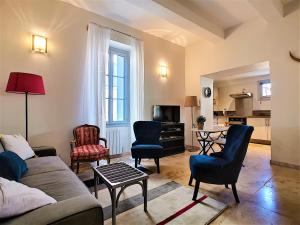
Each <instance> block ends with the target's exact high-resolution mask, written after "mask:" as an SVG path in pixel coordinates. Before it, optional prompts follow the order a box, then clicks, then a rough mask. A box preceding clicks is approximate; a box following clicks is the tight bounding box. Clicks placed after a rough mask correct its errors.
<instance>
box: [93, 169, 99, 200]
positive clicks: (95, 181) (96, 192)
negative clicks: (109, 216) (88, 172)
mask: <svg viewBox="0 0 300 225" xmlns="http://www.w3.org/2000/svg"><path fill="white" fill-rule="evenodd" d="M97 185H98V176H97V175H96V172H94V191H95V197H96V198H97V199H98V187H97Z"/></svg>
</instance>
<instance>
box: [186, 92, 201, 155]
mask: <svg viewBox="0 0 300 225" xmlns="http://www.w3.org/2000/svg"><path fill="white" fill-rule="evenodd" d="M195 106H198V102H197V96H185V101H184V107H191V116H192V128H193V127H194V126H193V125H194V107H195ZM193 149H194V134H193V132H192V150H193Z"/></svg>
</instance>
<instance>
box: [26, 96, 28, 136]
mask: <svg viewBox="0 0 300 225" xmlns="http://www.w3.org/2000/svg"><path fill="white" fill-rule="evenodd" d="M25 137H26V141H28V93H27V92H26V93H25Z"/></svg>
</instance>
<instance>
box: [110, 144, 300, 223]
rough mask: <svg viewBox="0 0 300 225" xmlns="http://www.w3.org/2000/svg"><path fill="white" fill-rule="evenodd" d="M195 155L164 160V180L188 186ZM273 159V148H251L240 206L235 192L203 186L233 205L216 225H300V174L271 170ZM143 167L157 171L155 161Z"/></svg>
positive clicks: (202, 189) (242, 179)
mask: <svg viewBox="0 0 300 225" xmlns="http://www.w3.org/2000/svg"><path fill="white" fill-rule="evenodd" d="M191 154H196V153H190V152H188V151H186V152H185V153H182V154H178V155H175V156H170V157H165V158H163V159H161V162H160V164H161V174H160V176H162V177H165V178H169V179H171V180H174V181H176V182H178V183H180V184H182V185H186V186H187V184H188V179H189V175H190V172H189V157H190V155H191ZM270 155H271V152H270V146H266V145H258V144H250V146H249V149H248V153H247V156H246V159H245V162H244V164H245V167H243V168H242V171H241V173H240V177H239V180H238V183H237V190H238V194H239V197H240V201H241V203H240V204H236V203H235V201H234V197H233V195H232V191H231V189H226V188H225V187H224V186H218V185H209V184H202V183H201V184H200V192H202V193H205V194H207V195H208V196H210V197H212V198H214V199H216V200H219V201H221V202H224V203H226V204H228V205H229V208H228V209H227V210H226V211H225V212H224V213H223V214H222V215H221V216H219V217H218V218H217V219H216V220H215V221H214V222H213V223H212V224H222V225H225V224H228V225H234V224H251V225H252V224H264V225H265V224H285V225H286V224H293V225H296V224H300V171H299V170H295V169H289V168H285V167H279V166H271V165H270V163H269V161H270ZM128 157H129V156H127V158H128ZM124 159H126V157H123V158H121V159H114V160H113V161H119V160H124ZM142 165H143V166H144V167H146V168H148V169H150V170H153V171H156V170H155V169H156V167H155V164H154V162H153V160H143V161H142ZM191 198H192V196H191Z"/></svg>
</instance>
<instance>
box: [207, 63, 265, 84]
mask: <svg viewBox="0 0 300 225" xmlns="http://www.w3.org/2000/svg"><path fill="white" fill-rule="evenodd" d="M269 74H270V64H269V62H268V61H266V62H260V63H255V64H251V65H244V66H240V67H236V68H232V69H227V70H224V71H218V72H215V73H211V74H206V75H204V76H205V77H208V78H211V79H213V80H214V81H216V82H220V81H222V82H223V81H233V80H240V79H246V78H249V77H257V76H264V75H269Z"/></svg>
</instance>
